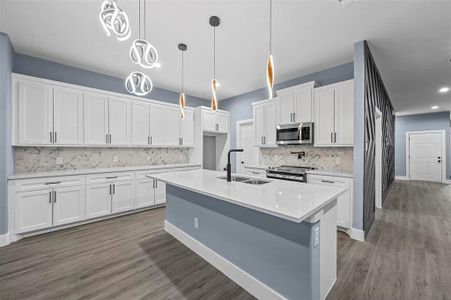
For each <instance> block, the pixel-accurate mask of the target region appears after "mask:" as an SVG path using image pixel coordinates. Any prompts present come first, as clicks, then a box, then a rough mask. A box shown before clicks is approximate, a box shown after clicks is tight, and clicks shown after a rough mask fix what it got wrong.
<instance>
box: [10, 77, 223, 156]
mask: <svg viewBox="0 0 451 300" xmlns="http://www.w3.org/2000/svg"><path fill="white" fill-rule="evenodd" d="M11 100H12V107H13V116H12V120H13V122H12V144H13V146H62V147H64V146H67V147H102V146H107V147H108V146H109V147H150V146H156V147H192V146H193V144H194V118H193V109H192V108H189V107H186V108H185V114H186V118H185V119H184V120H181V118H180V109H179V106H178V105H175V104H169V103H165V102H160V101H154V100H144V99H142V98H138V97H133V96H130V95H121V94H117V93H112V92H107V91H101V90H96V89H92V88H87V87H81V86H74V85H70V84H66V83H62V82H56V81H51V80H46V79H40V78H34V77H30V76H25V75H20V74H13V75H12V99H11ZM228 120H229V116H228V115H225V114H218V115H217V116H215V119H214V120H213V130H216V131H218V132H228V126H229V121H228Z"/></svg>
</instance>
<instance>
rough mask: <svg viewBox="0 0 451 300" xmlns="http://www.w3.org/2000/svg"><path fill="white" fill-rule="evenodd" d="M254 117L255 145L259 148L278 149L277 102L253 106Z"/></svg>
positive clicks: (265, 102) (266, 102) (263, 102)
mask: <svg viewBox="0 0 451 300" xmlns="http://www.w3.org/2000/svg"><path fill="white" fill-rule="evenodd" d="M253 115H254V139H255V145H256V146H259V147H276V146H277V144H276V126H277V103H276V100H270V101H262V102H259V103H256V104H253Z"/></svg>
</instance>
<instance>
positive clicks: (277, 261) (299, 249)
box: [166, 185, 321, 300]
mask: <svg viewBox="0 0 451 300" xmlns="http://www.w3.org/2000/svg"><path fill="white" fill-rule="evenodd" d="M166 192H167V195H166V220H167V221H168V222H169V223H171V224H172V225H174V226H176V227H177V228H178V229H180V230H182V231H183V232H185V233H186V234H188V235H190V236H191V237H193V238H194V239H196V240H197V241H199V242H201V243H202V244H203V245H205V246H207V247H208V248H210V249H211V250H213V251H214V252H216V253H218V254H219V255H221V256H222V257H224V258H225V259H227V260H228V261H230V262H231V263H233V264H234V265H236V266H238V267H239V268H240V269H242V270H244V271H245V272H247V273H248V274H250V275H252V276H253V277H255V278H256V279H258V280H259V281H261V282H263V283H264V284H266V285H267V286H270V287H272V288H273V289H274V290H275V291H277V292H278V293H280V294H281V295H283V296H285V297H286V298H287V299H299V300H302V299H319V298H320V296H319V292H320V290H319V285H320V284H319V279H320V278H319V277H320V274H319V255H320V247H321V245H319V246H316V247H314V245H313V242H312V241H313V234H314V233H313V232H314V229H315V228H316V227H318V226H319V225H320V224H319V222H317V223H316V224H310V223H306V222H302V223H295V222H291V221H287V220H284V219H281V218H279V217H275V216H271V215H268V214H264V213H261V212H258V211H255V210H252V209H248V208H245V207H240V206H238V205H234V204H230V203H227V202H224V201H222V200H218V199H215V198H212V197H208V196H205V195H201V194H199V193H194V192H191V191H187V190H185V189H181V188H178V187H175V186H172V185H167V187H166ZM194 218H198V220H199V228H198V229H196V228H194V226H193V224H194Z"/></svg>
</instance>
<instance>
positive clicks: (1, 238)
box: [0, 233, 10, 247]
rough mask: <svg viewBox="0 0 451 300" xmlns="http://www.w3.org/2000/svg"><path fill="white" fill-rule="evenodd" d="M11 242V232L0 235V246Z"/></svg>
mask: <svg viewBox="0 0 451 300" xmlns="http://www.w3.org/2000/svg"><path fill="white" fill-rule="evenodd" d="M9 244H10V240H9V233H5V234H3V235H0V247H3V246H8V245H9Z"/></svg>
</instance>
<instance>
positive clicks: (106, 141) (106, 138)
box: [105, 134, 108, 144]
mask: <svg viewBox="0 0 451 300" xmlns="http://www.w3.org/2000/svg"><path fill="white" fill-rule="evenodd" d="M105 144H108V134H106V135H105Z"/></svg>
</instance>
